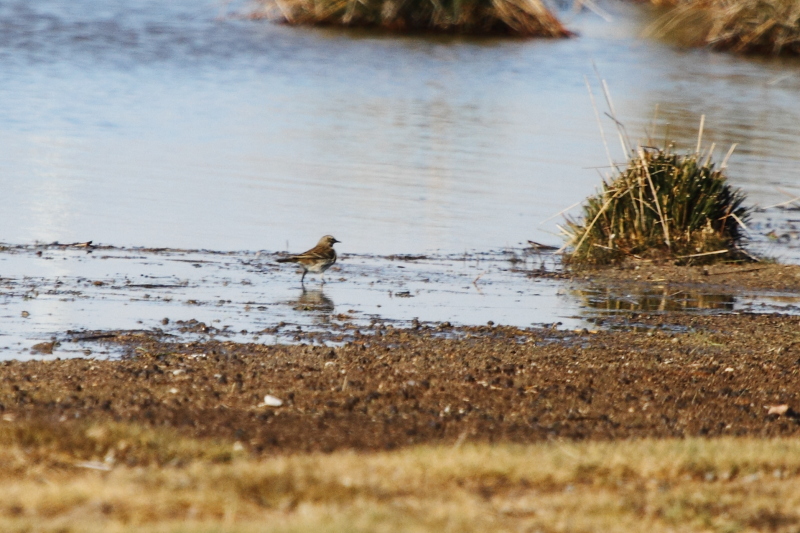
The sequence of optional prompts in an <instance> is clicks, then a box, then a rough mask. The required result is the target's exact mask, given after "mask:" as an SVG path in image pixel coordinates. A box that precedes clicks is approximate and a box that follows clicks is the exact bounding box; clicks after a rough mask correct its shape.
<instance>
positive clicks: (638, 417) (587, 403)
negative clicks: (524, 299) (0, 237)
mask: <svg viewBox="0 0 800 533" xmlns="http://www.w3.org/2000/svg"><path fill="white" fill-rule="evenodd" d="M635 321H636V322H637V323H638V324H641V325H643V326H645V327H644V328H642V329H639V330H638V331H630V330H628V331H619V330H617V331H600V332H586V331H583V332H565V331H555V330H548V329H535V330H518V329H514V328H505V327H489V326H484V327H478V328H457V329H451V328H445V329H444V332H443V331H442V330H441V329H433V328H426V327H421V328H419V329H410V330H400V329H392V328H386V327H382V326H380V325H378V326H376V328H375V329H373V330H371V331H370V332H369V333H371V334H369V335H363V336H357V337H356V340H354V341H351V342H348V343H347V344H346V345H344V346H342V347H337V348H330V347H323V346H304V345H295V346H265V345H260V344H238V343H232V342H223V341H214V340H211V341H206V342H197V343H189V344H185V343H171V342H163V341H162V340H160V339H159V338H158V337H157V336H151V335H124V334H123V335H120V336H118V337H117V338H116V339H114V340H113V341H111V342H116V343H119V344H121V345H122V346H124V347H125V348H126V349H127V350H130V353H131V354H136V355H133V356H132V357H130V358H127V359H125V360H121V361H95V360H83V359H76V360H37V361H27V362H6V363H4V364H3V365H1V366H0V404H2V407H1V409H2V415H3V416H2V418H3V420H4V422H0V423H2V424H5V425H6V430H7V429H9V427H8V426H9V425H12V426H14V425H15V426H18V427H19V428H23V427H30V426H37V427H38V426H45V427H48V428H51V430H52V431H54V432H56V433H57V434H68V433H69V432H70V427H74V428H75V429H79V428H85V424H86V423H87V422H89V423H95V422H97V423H108V422H115V421H116V422H133V423H137V424H144V425H150V426H153V427H155V428H158V427H169V428H174V429H175V430H177V431H179V432H180V433H182V434H185V435H186V436H190V437H199V438H211V439H221V440H223V441H238V442H240V443H241V444H242V446H244V448H245V449H246V450H249V451H250V452H252V453H254V454H263V453H274V452H300V451H315V450H321V451H331V450H335V449H342V448H355V449H364V450H373V449H390V448H396V447H401V446H407V445H411V444H421V443H428V444H435V443H454V442H460V441H464V440H469V441H482V442H499V441H506V442H534V441H541V440H546V439H553V438H566V439H579V440H584V439H600V440H606V439H620V438H639V437H676V436H677V437H681V436H690V435H698V436H720V435H749V436H763V437H767V436H770V437H771V436H787V435H798V434H800V424H798V416H800V415H797V414H796V413H795V411H794V410H793V409H797V410H800V372H799V371H800V317H789V316H782V315H725V316H691V315H666V316H638V317H636V319H635ZM676 331H677V333H676ZM445 333H446V334H448V335H449V337H450V338H443V334H445ZM266 394H271V395H273V396H275V397H277V398H280V399H282V400H283V402H284V404H283V405H282V406H281V407H266V406H263V405H260V404H262V402H263V399H264V396H265V395H266ZM776 405H788V406H789V409H788V411H785V412H784V413H783V414H782V415H776V414H768V407H769V406H776ZM792 408H793V409H792ZM54 445H56V446H57V445H58V444H57V443H56V444H54ZM119 459H120V460H124V455H123V456H121V457H119Z"/></svg>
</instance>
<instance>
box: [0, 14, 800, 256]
mask: <svg viewBox="0 0 800 533" xmlns="http://www.w3.org/2000/svg"><path fill="white" fill-rule="evenodd" d="M604 7H605V9H607V10H608V11H609V12H610V13H611V14H612V16H613V21H612V22H610V23H609V22H606V21H603V20H602V19H600V18H598V17H596V16H595V15H592V14H580V15H577V16H574V17H572V18H570V17H569V16H567V24H568V26H569V27H570V28H572V29H573V30H576V31H577V32H579V34H580V35H579V37H577V38H574V39H565V40H556V41H548V40H497V39H465V38H453V37H447V38H421V37H402V36H387V35H380V34H375V33H369V32H354V31H339V30H331V29H327V30H320V29H307V28H290V27H286V26H280V25H275V24H271V23H268V22H265V21H250V20H243V19H242V18H240V17H237V16H235V15H236V13H238V12H241V11H242V10H246V6H245V5H243V4H236V3H233V4H231V3H229V2H224V3H223V2H213V1H212V2H208V1H202V2H201V1H197V0H174V1H171V2H167V3H165V2H156V1H155V0H129V1H126V2H114V3H99V4H98V3H97V2H94V1H89V0H69V1H59V0H41V1H37V2H28V1H22V0H11V1H7V2H3V3H2V4H0V72H2V73H3V74H2V83H0V185H2V194H3V207H2V209H1V210H0V241H2V242H11V243H32V242H35V241H40V242H51V241H60V242H76V241H86V240H90V239H91V240H94V241H95V242H100V243H106V244H113V245H116V246H142V245H146V246H164V247H173V248H202V249H214V250H269V251H275V250H284V249H287V248H288V249H292V250H302V249H305V248H307V247H310V246H311V245H312V244H313V243H314V242H316V240H317V239H318V238H319V237H320V236H321V235H322V234H324V233H332V234H334V235H335V236H336V237H337V238H339V239H340V240H341V241H343V243H342V245H341V248H342V251H343V252H345V253H348V252H349V253H357V254H386V255H388V254H396V253H421V252H429V251H437V252H439V253H445V254H448V253H462V252H464V251H466V250H477V251H486V250H495V249H499V248H502V247H505V246H516V245H518V244H519V243H524V242H525V241H526V240H527V239H533V240H536V241H539V242H547V243H552V244H558V243H559V242H560V238H559V237H558V236H557V235H556V234H557V231H558V230H557V228H556V224H557V223H558V218H556V219H553V220H549V221H548V220H547V219H548V218H549V217H551V216H552V215H554V214H555V213H557V212H559V211H561V210H562V209H564V208H565V207H568V206H570V205H571V204H573V203H575V202H578V201H580V200H581V199H583V198H584V197H585V196H586V195H587V194H589V193H591V192H592V190H593V189H594V187H595V186H596V185H597V183H598V179H599V178H598V173H597V170H595V169H594V168H592V167H602V166H604V165H607V157H606V152H605V149H604V147H603V142H602V141H601V137H600V134H599V132H598V128H597V125H596V122H595V113H594V110H593V107H592V104H591V101H590V99H589V97H588V93H587V89H586V86H585V81H584V77H588V78H589V79H590V80H591V82H592V84H593V86H594V88H595V97H596V98H597V99H598V103H599V104H598V105H600V106H601V111H602V110H603V109H604V107H605V106H604V105H603V104H601V103H600V101H601V100H602V95H601V94H600V92H599V91H598V89H597V86H598V82H597V79H596V77H595V74H594V71H593V65H596V67H597V70H598V71H599V73H600V74H601V75H602V77H604V78H605V79H607V80H608V83H609V86H610V88H611V92H612V96H613V99H614V104H615V107H616V110H617V113H618V115H619V118H620V119H621V120H622V121H623V122H624V123H625V125H626V128H627V131H628V133H629V134H630V136H631V137H632V138H633V139H636V138H638V137H641V136H642V135H643V132H644V130H645V128H646V126H647V124H648V123H649V122H650V120H651V118H652V116H653V112H654V108H655V106H656V105H658V106H659V118H658V121H657V124H658V126H659V127H658V128H657V133H656V137H661V136H663V135H664V131H665V128H666V124H667V123H669V136H670V137H671V138H675V139H676V140H677V141H678V142H679V145H680V146H684V147H686V148H687V149H688V148H691V147H693V146H694V143H695V139H696V132H697V126H698V123H699V119H700V115H701V114H705V115H706V126H705V132H704V139H705V140H706V141H708V142H709V143H711V142H715V143H716V144H717V146H718V148H717V154H718V157H719V158H721V157H722V156H723V155H724V153H725V152H726V151H727V149H728V147H729V145H730V144H731V143H738V144H739V147H738V148H737V150H736V152H735V153H734V156H733V158H732V159H731V162H730V175H731V177H732V179H733V181H734V183H735V184H736V185H738V186H741V187H742V188H744V189H745V190H746V191H747V192H748V193H749V194H750V198H751V200H752V201H753V202H755V203H758V204H760V205H762V206H769V205H772V204H777V203H780V202H783V201H785V200H788V199H789V197H790V196H791V195H798V196H800V129H798V128H797V124H799V123H800V98H798V94H800V62H798V61H795V60H785V59H781V60H759V59H752V58H740V57H733V56H729V55H726V54H718V53H710V52H707V51H703V50H682V49H676V48H674V47H671V46H669V45H666V44H663V43H658V42H654V41H651V40H646V39H642V38H640V37H639V35H640V34H641V31H642V28H643V27H644V26H645V25H646V24H647V22H648V20H649V19H648V18H647V17H646V16H645V14H644V11H642V10H641V9H640V8H637V7H633V6H629V5H626V4H617V3H610V4H606V5H604ZM604 128H605V132H606V137H607V139H608V142H609V146H610V150H611V152H612V154H613V156H614V157H615V158H617V159H621V150H620V148H619V147H618V146H619V143H618V141H617V139H616V137H615V135H614V134H613V132H612V127H611V123H610V122H609V121H607V120H606V121H605V123H604ZM781 190H782V191H784V192H781ZM792 216H793V215H792V213H791V212H783V211H779V210H777V209H770V210H767V211H766V212H764V213H760V214H758V215H757V217H756V220H755V221H754V236H755V238H756V239H757V240H760V241H762V242H764V243H765V244H767V245H769V246H770V247H771V249H772V250H773V255H777V256H780V257H785V258H788V259H790V260H794V259H795V258H798V257H800V253H798V252H797V248H798V247H797V243H798V238H797V232H796V231H795V228H793V227H791V225H790V224H789V222H788V220H789V219H790V218H792ZM794 218H800V217H798V216H797V215H794ZM768 225H771V226H768ZM772 226H777V227H778V230H779V233H778V234H777V237H782V236H783V235H787V236H788V237H789V242H787V243H782V242H778V241H777V239H776V241H775V243H774V244H770V242H771V241H768V240H766V239H765V238H764V237H763V235H765V234H767V233H769V232H770V231H771V230H772V229H773V228H772ZM792 232H793V233H792Z"/></svg>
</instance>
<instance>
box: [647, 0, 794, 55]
mask: <svg viewBox="0 0 800 533" xmlns="http://www.w3.org/2000/svg"><path fill="white" fill-rule="evenodd" d="M652 1H653V3H655V4H657V5H664V4H668V5H669V4H672V5H675V7H674V8H673V9H672V10H670V11H669V12H668V13H667V14H665V15H664V16H662V17H661V18H660V19H659V20H658V21H657V22H656V23H655V24H653V26H652V27H651V28H650V30H648V33H649V34H651V35H653V36H656V37H660V38H671V39H674V40H677V41H678V42H681V43H683V44H687V45H692V46H710V47H712V48H715V49H717V50H730V51H733V52H738V53H758V54H775V55H777V54H791V55H798V54H800V2H797V0H667V1H665V0H652Z"/></svg>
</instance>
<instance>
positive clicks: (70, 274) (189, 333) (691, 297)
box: [0, 246, 800, 360]
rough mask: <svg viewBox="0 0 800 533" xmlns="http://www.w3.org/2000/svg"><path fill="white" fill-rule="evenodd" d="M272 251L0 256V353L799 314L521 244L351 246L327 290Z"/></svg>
mask: <svg viewBox="0 0 800 533" xmlns="http://www.w3.org/2000/svg"><path fill="white" fill-rule="evenodd" d="M274 259H275V256H274V255H272V254H261V253H256V252H209V251H187V250H163V249H162V250H152V249H141V248H139V249H120V248H105V249H103V248H96V249H94V250H93V251H92V252H91V253H87V250H86V249H85V248H72V247H60V246H40V247H32V246H29V247H15V248H11V249H8V250H6V251H3V252H1V253H0V269H1V270H0V271H2V272H3V276H2V277H0V324H2V327H0V360H2V359H12V358H19V359H24V358H30V357H41V356H43V357H74V356H84V355H91V356H93V357H106V356H109V355H115V354H114V353H111V352H109V351H108V350H109V348H108V347H104V345H102V344H98V343H96V342H89V343H86V342H80V341H81V340H82V339H89V340H95V339H96V338H97V337H96V335H97V334H98V332H99V334H101V335H102V334H105V333H107V332H108V331H110V330H120V329H121V330H133V331H136V330H148V331H155V330H161V331H163V332H164V333H166V334H168V335H172V336H174V337H172V338H173V339H186V340H191V339H209V338H221V339H227V340H235V341H253V342H260V343H267V344H272V343H294V342H308V339H307V338H306V337H305V335H304V334H307V333H314V332H328V331H334V330H341V329H342V328H343V327H345V328H346V327H351V328H365V327H369V326H370V325H371V324H374V323H376V322H378V323H381V324H391V325H393V326H398V327H409V326H412V325H414V323H415V322H419V323H422V324H431V323H433V325H434V326H438V325H439V324H440V323H442V322H450V323H451V324H452V325H454V326H459V325H480V324H487V323H489V322H490V321H491V322H493V323H495V324H502V325H512V326H517V327H523V328H525V327H531V326H546V327H553V326H555V327H558V328H569V329H576V328H590V329H592V328H594V327H596V326H595V324H596V323H598V322H602V319H604V318H611V317H616V316H623V317H624V316H626V314H629V313H631V312H647V313H664V312H670V311H675V310H680V311H681V312H689V313H705V312H715V313H720V312H742V311H749V312H772V311H781V312H786V313H798V312H800V307H798V305H800V297H798V296H797V295H781V294H746V293H745V294H743V293H742V292H741V291H735V290H734V289H732V290H731V291H730V292H729V293H726V292H724V291H723V292H722V293H720V292H718V291H719V289H717V292H713V291H709V290H707V289H702V288H699V289H697V290H696V291H695V290H693V291H688V292H687V291H678V292H675V291H670V290H668V289H664V291H663V292H661V293H656V292H655V291H651V292H649V293H646V294H635V293H632V292H631V289H630V288H609V287H604V288H597V287H593V286H592V285H591V284H587V283H584V282H565V281H563V280H557V279H552V278H551V277H550V276H551V275H552V273H553V270H554V269H555V268H557V263H556V261H555V260H554V258H553V257H552V256H548V255H543V254H537V253H532V252H530V251H525V250H506V251H500V252H487V253H480V254H468V255H464V254H449V255H444V254H439V255H429V256H399V257H398V256H390V257H380V256H375V255H353V254H350V255H345V256H344V257H342V259H341V261H340V262H339V263H337V265H335V266H334V267H333V268H332V269H330V270H329V271H328V272H327V273H326V275H325V277H326V278H327V282H326V283H325V284H322V283H321V280H320V279H319V278H317V277H315V276H313V275H309V276H308V278H307V282H306V283H305V284H304V285H301V284H300V282H299V281H300V276H299V273H298V272H297V271H296V268H295V267H294V266H293V265H278V264H276V263H275V262H274ZM301 332H302V333H303V334H301ZM51 341H56V342H58V343H59V344H58V345H56V346H55V349H54V350H53V352H52V354H50V353H41V352H40V351H37V348H34V346H36V345H38V344H40V343H48V342H51ZM314 342H316V341H314ZM326 342H327V340H326ZM330 342H334V343H335V342H336V340H335V338H333V336H332V337H331V339H330Z"/></svg>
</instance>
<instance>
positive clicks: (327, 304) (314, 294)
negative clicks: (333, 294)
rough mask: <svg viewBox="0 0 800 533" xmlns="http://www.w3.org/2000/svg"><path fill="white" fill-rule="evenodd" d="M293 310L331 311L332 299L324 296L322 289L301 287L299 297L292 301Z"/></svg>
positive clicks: (326, 312) (325, 312)
mask: <svg viewBox="0 0 800 533" xmlns="http://www.w3.org/2000/svg"><path fill="white" fill-rule="evenodd" d="M293 306H294V309H295V311H316V312H318V313H324V314H328V313H332V312H333V308H334V305H333V300H331V299H330V298H328V297H327V296H325V293H324V292H323V291H322V289H306V288H304V289H303V292H301V293H300V297H299V298H298V299H297V300H295V301H294V302H293Z"/></svg>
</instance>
